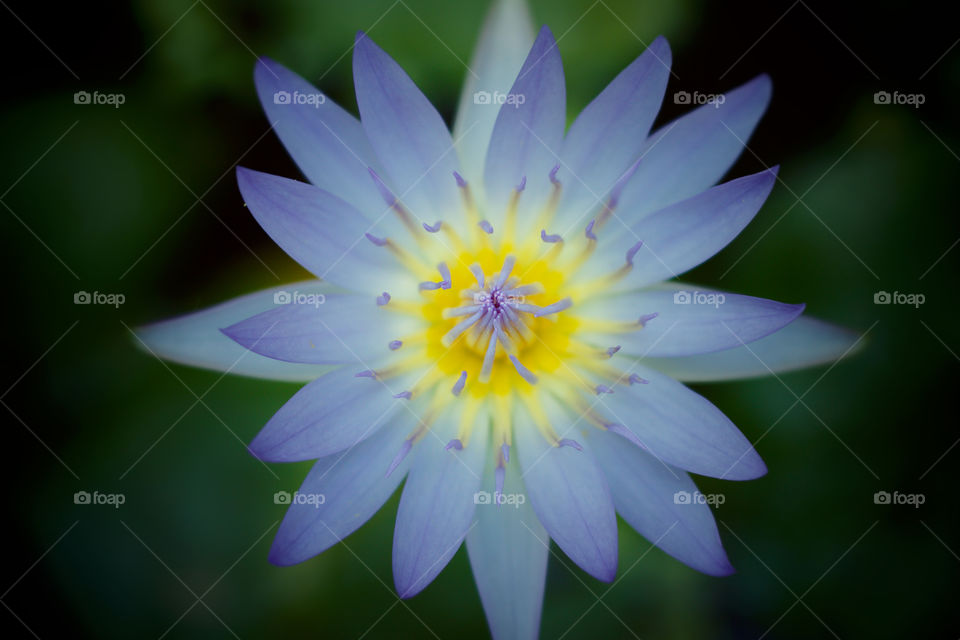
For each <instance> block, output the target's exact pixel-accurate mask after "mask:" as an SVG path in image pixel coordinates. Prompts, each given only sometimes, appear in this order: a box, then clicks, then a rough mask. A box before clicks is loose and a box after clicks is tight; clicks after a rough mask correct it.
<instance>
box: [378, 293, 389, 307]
mask: <svg viewBox="0 0 960 640" xmlns="http://www.w3.org/2000/svg"><path fill="white" fill-rule="evenodd" d="M388 302H390V294H389V293H387V292H386V291H384V292H383V293H381V294H380V295H378V296H377V306H378V307H382V306H383V305H385V304H387V303H388Z"/></svg>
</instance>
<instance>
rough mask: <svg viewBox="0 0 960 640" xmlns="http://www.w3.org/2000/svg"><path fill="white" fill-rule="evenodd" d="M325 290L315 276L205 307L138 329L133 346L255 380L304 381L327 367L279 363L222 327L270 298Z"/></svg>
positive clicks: (269, 302) (265, 306) (270, 305)
mask: <svg viewBox="0 0 960 640" xmlns="http://www.w3.org/2000/svg"><path fill="white" fill-rule="evenodd" d="M329 289H330V285H328V284H326V283H321V282H318V281H316V280H313V281H309V282H296V283H292V284H285V285H280V286H278V287H274V288H272V289H266V290H264V291H258V292H256V293H251V294H248V295H245V296H241V297H239V298H234V299H233V300H229V301H227V302H223V303H221V304H218V305H216V306H213V307H210V308H208V309H203V310H201V311H196V312H194V313H190V314H187V315H183V316H179V317H177V318H172V319H170V320H164V321H162V322H156V323H154V324H149V325H146V326H144V327H139V328H138V329H137V330H136V331H135V334H136V338H137V339H136V344H137V346H139V347H141V348H143V349H145V350H146V351H148V352H149V353H152V354H154V355H156V356H157V357H160V358H163V359H165V360H170V361H173V362H178V363H180V364H185V365H190V366H193V367H201V368H203V369H213V370H214V371H229V372H230V373H233V374H236V375H241V376H250V377H253V378H268V379H271V380H286V381H291V382H306V381H308V380H313V379H314V378H316V377H318V376H320V375H322V374H324V373H326V372H327V371H329V370H330V367H324V366H318V365H307V364H294V363H290V362H281V361H280V360H274V359H272V358H267V357H264V356H261V355H259V354H256V353H253V352H252V351H249V350H247V349H246V348H245V347H243V346H241V345H239V344H237V343H236V342H234V341H233V340H231V339H230V338H228V337H227V336H225V335H224V334H223V333H221V332H220V329H221V328H222V327H225V326H229V325H231V324H234V323H236V322H239V321H240V320H243V319H244V318H248V317H250V316H252V315H255V314H257V313H260V312H262V311H264V310H266V309H271V308H273V307H274V305H275V304H276V303H275V297H274V296H277V295H280V296H282V297H284V298H285V296H286V295H287V294H290V295H293V294H294V293H297V294H303V295H319V294H323V293H325V292H326V291H329Z"/></svg>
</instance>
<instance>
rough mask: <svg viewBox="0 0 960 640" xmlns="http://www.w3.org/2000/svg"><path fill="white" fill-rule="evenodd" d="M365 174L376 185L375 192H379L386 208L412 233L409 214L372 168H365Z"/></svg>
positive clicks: (411, 222)
mask: <svg viewBox="0 0 960 640" xmlns="http://www.w3.org/2000/svg"><path fill="white" fill-rule="evenodd" d="M367 172H368V173H369V174H370V177H371V178H373V182H374V184H376V185H377V191H379V192H380V197H381V198H383V200H384V202H386V203H387V206H388V207H390V208H391V209H393V210H394V211H395V212H396V213H397V215H399V216H400V220H401V221H402V222H403V224H404V226H405V227H406V228H407V229H408V230H410V232H411V233H412V232H413V231H414V230H415V229H416V225H414V223H413V220H412V219H411V217H410V213H409V212H408V211H407V210H406V209H405V208H404V206H403V205H402V204H401V203H400V201H399V200H397V197H396V196H395V195H393V192H392V191H390V189H389V188H388V187H387V185H386V184H384V182H383V180H381V179H380V176H378V175H377V172H376V171H374V170H373V169H372V168H370V167H367Z"/></svg>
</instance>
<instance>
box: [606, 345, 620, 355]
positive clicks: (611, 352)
mask: <svg viewBox="0 0 960 640" xmlns="http://www.w3.org/2000/svg"><path fill="white" fill-rule="evenodd" d="M617 351H620V345H617V346H615V347H610V348H608V349H607V357H608V358H612V357H613V354H615V353H616V352H617Z"/></svg>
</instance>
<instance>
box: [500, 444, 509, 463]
mask: <svg viewBox="0 0 960 640" xmlns="http://www.w3.org/2000/svg"><path fill="white" fill-rule="evenodd" d="M500 453H502V454H503V460H504V462H510V445H508V444H507V443H506V442H504V443H503V444H502V445H500Z"/></svg>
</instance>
